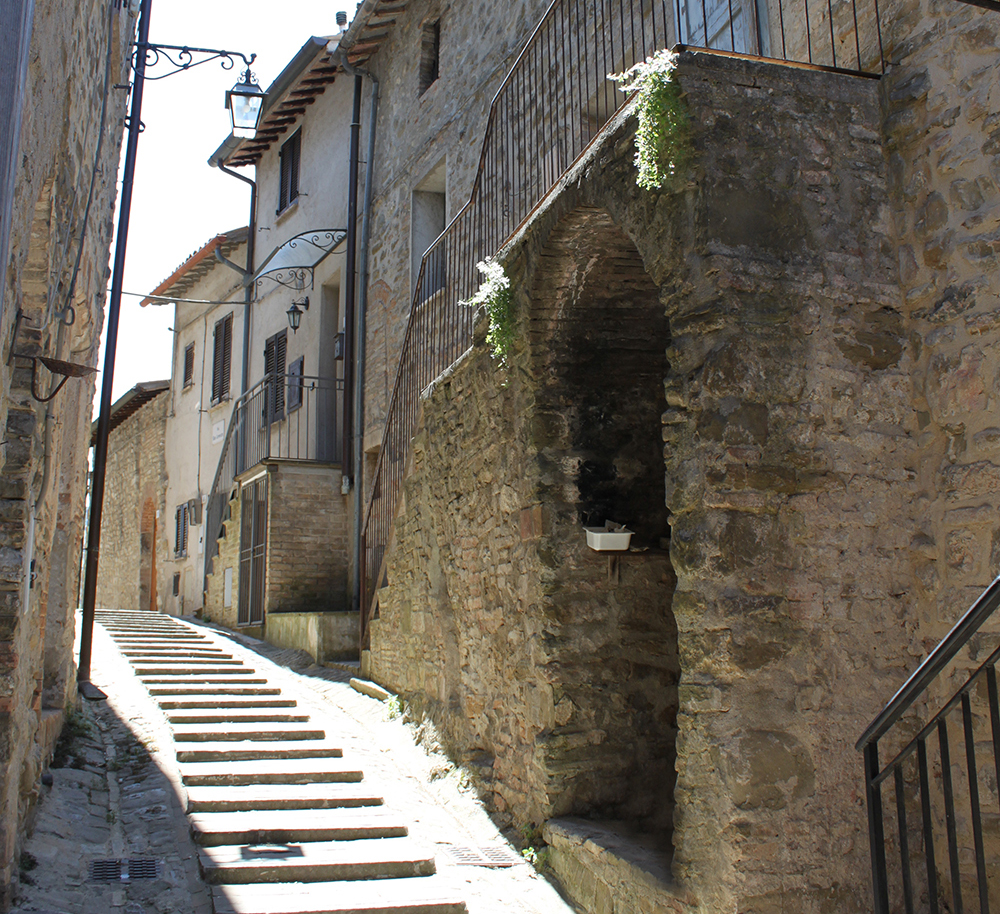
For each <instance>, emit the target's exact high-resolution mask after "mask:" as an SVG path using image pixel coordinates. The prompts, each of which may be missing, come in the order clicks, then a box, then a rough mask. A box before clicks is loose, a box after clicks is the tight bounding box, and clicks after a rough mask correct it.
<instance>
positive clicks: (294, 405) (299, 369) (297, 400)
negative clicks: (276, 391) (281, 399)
mask: <svg viewBox="0 0 1000 914" xmlns="http://www.w3.org/2000/svg"><path fill="white" fill-rule="evenodd" d="M304 367H305V356H300V357H299V358H297V359H296V360H295V361H294V362H292V364H291V365H289V366H288V411H289V412H291V411H292V410H293V409H298V408H299V407H300V406H301V405H302V375H303V369H304Z"/></svg>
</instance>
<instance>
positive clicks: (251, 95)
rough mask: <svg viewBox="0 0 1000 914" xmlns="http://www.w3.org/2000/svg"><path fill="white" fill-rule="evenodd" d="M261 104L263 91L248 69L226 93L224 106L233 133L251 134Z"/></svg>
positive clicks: (257, 118) (254, 127)
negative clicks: (226, 109) (227, 111)
mask: <svg viewBox="0 0 1000 914" xmlns="http://www.w3.org/2000/svg"><path fill="white" fill-rule="evenodd" d="M263 106H264V92H263V91H262V90H261V88H260V86H259V85H257V81H256V80H255V79H254V78H253V76H252V75H251V74H250V70H249V69H248V70H246V71H245V72H244V73H243V78H242V79H241V80H240V82H238V83H237V84H236V85H235V86H233V88H232V89H230V90H229V91H228V92H227V93H226V107H227V108H228V109H229V115H230V117H231V118H232V120H233V135H234V136H239V137H248V136H253V135H254V132H255V131H256V130H257V122H258V121H259V120H260V112H261V109H262V108H263Z"/></svg>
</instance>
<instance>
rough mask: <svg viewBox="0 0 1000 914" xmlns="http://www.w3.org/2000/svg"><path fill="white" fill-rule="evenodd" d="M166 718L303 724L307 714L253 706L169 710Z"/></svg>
mask: <svg viewBox="0 0 1000 914" xmlns="http://www.w3.org/2000/svg"><path fill="white" fill-rule="evenodd" d="M167 720H169V721H170V723H171V724H304V723H308V722H309V715H308V714H302V713H298V714H296V713H294V712H293V711H281V710H276V711H269V710H268V709H267V708H264V709H262V710H259V711H256V710H254V709H253V708H233V709H231V710H225V709H220V710H216V711H213V710H204V709H203V710H200V711H197V710H196V711H170V712H168V714H167Z"/></svg>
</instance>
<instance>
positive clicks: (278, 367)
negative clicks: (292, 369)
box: [264, 330, 288, 422]
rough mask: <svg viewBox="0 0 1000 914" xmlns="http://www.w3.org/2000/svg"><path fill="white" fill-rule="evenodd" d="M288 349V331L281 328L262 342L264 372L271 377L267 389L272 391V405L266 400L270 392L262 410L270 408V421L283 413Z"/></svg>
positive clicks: (267, 395)
mask: <svg viewBox="0 0 1000 914" xmlns="http://www.w3.org/2000/svg"><path fill="white" fill-rule="evenodd" d="M287 351H288V331H287V330H282V331H281V333H276V334H275V335H274V336H272V337H269V338H268V339H267V341H266V342H265V343H264V374H265V376H266V377H268V378H270V379H271V383H270V384H269V385H268V387H267V390H268V391H269V392H271V391H273V394H274V404H273V407H272V406H271V404H270V403H269V402H268V397H270V393H267V394H266V395H265V400H264V411H265V415H266V414H267V411H268V409H270V410H271V412H270V418H271V421H272V422H273V421H275V420H276V419H280V418H281V417H282V416H283V415H284V414H285V356H286V353H287Z"/></svg>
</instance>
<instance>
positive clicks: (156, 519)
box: [97, 390, 198, 612]
mask: <svg viewBox="0 0 1000 914" xmlns="http://www.w3.org/2000/svg"><path fill="white" fill-rule="evenodd" d="M169 406H170V396H169V390H164V391H162V392H161V393H160V394H159V395H157V396H156V397H155V398H154V399H153V400H151V401H149V402H148V403H145V404H143V405H142V406H140V407H139V409H138V410H137V411H136V412H135V413H133V414H132V415H131V416H129V417H128V418H127V419H126V420H124V421H123V422H122V423H121V424H120V425H118V426H117V427H116V428H114V429H113V430H112V431H111V436H110V438H109V439H108V464H107V473H106V476H105V490H104V513H103V515H102V518H101V561H100V570H99V573H98V576H97V605H98V606H99V607H103V608H108V609H128V610H136V609H145V610H152V611H154V612H162V611H164V610H165V608H166V598H167V595H168V593H169V592H170V588H171V587H172V581H171V580H170V578H169V576H168V567H167V561H168V559H169V558H171V557H172V556H173V554H174V551H175V549H176V544H175V542H174V537H175V535H176V533H175V518H174V514H173V512H172V511H171V512H168V510H167V505H166V491H167V468H166V462H165V461H164V439H165V433H166V427H167V412H168V409H169ZM197 543H198V536H197V531H196V530H195V528H194V527H191V528H190V529H189V531H188V548H189V549H197Z"/></svg>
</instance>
